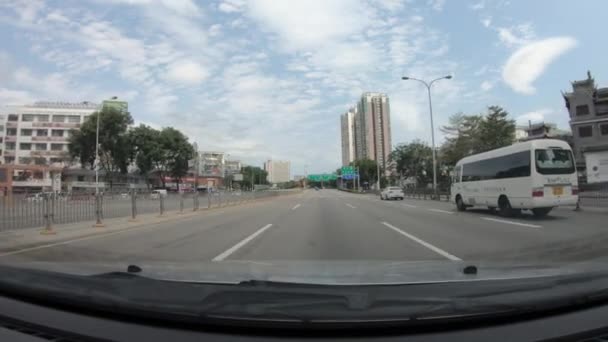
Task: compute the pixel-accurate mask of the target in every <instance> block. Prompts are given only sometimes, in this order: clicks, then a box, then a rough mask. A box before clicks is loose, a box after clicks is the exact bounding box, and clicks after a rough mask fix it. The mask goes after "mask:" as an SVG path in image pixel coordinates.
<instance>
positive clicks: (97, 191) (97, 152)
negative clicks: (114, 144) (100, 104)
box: [95, 111, 101, 195]
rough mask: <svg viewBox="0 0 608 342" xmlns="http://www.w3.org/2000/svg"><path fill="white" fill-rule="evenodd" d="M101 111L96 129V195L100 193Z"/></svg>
mask: <svg viewBox="0 0 608 342" xmlns="http://www.w3.org/2000/svg"><path fill="white" fill-rule="evenodd" d="M100 117H101V111H98V112H97V128H96V130H95V195H97V194H99V118H100Z"/></svg>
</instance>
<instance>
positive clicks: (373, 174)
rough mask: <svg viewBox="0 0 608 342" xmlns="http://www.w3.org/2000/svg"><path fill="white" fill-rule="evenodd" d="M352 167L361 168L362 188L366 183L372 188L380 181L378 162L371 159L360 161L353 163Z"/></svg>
mask: <svg viewBox="0 0 608 342" xmlns="http://www.w3.org/2000/svg"><path fill="white" fill-rule="evenodd" d="M350 165H351V166H355V167H357V168H359V177H360V182H361V186H363V185H364V184H365V183H368V185H369V186H372V185H373V184H376V182H377V181H378V178H377V175H378V164H376V161H374V160H370V159H359V160H355V161H353V162H351V163H350ZM381 171H382V170H381Z"/></svg>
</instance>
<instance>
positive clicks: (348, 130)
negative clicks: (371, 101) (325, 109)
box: [340, 108, 355, 166]
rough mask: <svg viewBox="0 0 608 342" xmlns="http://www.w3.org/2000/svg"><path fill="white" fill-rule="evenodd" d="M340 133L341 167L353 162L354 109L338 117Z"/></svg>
mask: <svg viewBox="0 0 608 342" xmlns="http://www.w3.org/2000/svg"><path fill="white" fill-rule="evenodd" d="M340 124H341V132H342V166H348V165H349V164H350V163H351V162H352V161H354V160H355V108H351V109H349V110H348V112H346V113H344V114H343V115H342V116H341V117H340Z"/></svg>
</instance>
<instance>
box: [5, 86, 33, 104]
mask: <svg viewBox="0 0 608 342" xmlns="http://www.w3.org/2000/svg"><path fill="white" fill-rule="evenodd" d="M31 102H34V97H33V96H32V94H30V93H29V92H27V91H23V90H12V89H7V88H0V103H2V105H3V106H5V105H22V104H24V103H31Z"/></svg>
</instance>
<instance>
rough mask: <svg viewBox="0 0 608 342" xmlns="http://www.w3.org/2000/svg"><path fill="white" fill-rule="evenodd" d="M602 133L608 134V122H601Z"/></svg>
mask: <svg viewBox="0 0 608 342" xmlns="http://www.w3.org/2000/svg"><path fill="white" fill-rule="evenodd" d="M600 134H601V135H608V123H605V124H600Z"/></svg>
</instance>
